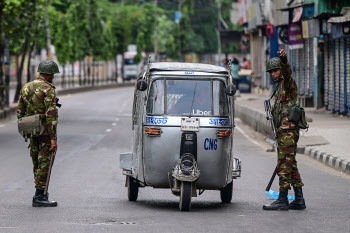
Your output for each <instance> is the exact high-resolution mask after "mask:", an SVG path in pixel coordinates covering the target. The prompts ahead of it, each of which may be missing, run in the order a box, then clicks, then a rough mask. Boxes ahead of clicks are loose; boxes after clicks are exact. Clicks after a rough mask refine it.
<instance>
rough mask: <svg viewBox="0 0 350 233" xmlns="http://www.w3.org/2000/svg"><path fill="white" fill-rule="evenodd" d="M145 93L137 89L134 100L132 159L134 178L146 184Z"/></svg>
mask: <svg viewBox="0 0 350 233" xmlns="http://www.w3.org/2000/svg"><path fill="white" fill-rule="evenodd" d="M145 94H146V93H145V92H142V91H138V90H137V89H136V93H135V96H134V98H136V99H135V103H134V104H135V106H134V109H135V110H134V111H135V112H134V114H133V116H132V120H133V130H134V134H133V158H132V160H133V161H132V164H133V169H132V176H133V177H134V178H136V179H137V180H139V181H141V182H144V176H143V161H142V154H143V143H142V142H143V128H142V124H143V122H142V121H143V114H144V101H145Z"/></svg>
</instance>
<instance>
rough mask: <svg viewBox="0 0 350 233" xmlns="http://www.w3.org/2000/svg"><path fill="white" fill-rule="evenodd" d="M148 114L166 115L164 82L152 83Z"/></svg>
mask: <svg viewBox="0 0 350 233" xmlns="http://www.w3.org/2000/svg"><path fill="white" fill-rule="evenodd" d="M147 113H148V114H153V115H163V114H164V80H156V81H154V82H153V83H152V87H151V90H150V92H149V96H148V101H147Z"/></svg>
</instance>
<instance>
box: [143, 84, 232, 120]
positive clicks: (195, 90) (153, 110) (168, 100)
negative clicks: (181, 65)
mask: <svg viewBox="0 0 350 233" xmlns="http://www.w3.org/2000/svg"><path fill="white" fill-rule="evenodd" d="M164 82H165V83H166V85H165V86H164ZM212 90H213V91H212ZM164 93H166V96H165V98H164ZM146 109H147V113H148V114H151V115H164V114H167V115H192V116H228V103H227V96H226V94H225V84H224V83H223V82H222V81H219V80H213V81H211V80H193V79H192V80H188V79H186V80H184V79H180V80H175V79H169V80H165V81H164V80H156V81H154V82H153V83H152V87H151V89H150V93H149V98H148V103H147V107H146Z"/></svg>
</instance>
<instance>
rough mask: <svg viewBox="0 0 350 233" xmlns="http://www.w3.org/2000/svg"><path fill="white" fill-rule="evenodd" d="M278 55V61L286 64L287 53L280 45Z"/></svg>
mask: <svg viewBox="0 0 350 233" xmlns="http://www.w3.org/2000/svg"><path fill="white" fill-rule="evenodd" d="M277 53H278V54H279V55H280V59H281V61H282V62H283V63H286V62H287V52H286V51H285V50H284V49H283V48H282V44H280V51H278V52H277Z"/></svg>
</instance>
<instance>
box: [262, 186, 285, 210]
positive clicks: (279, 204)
mask: <svg viewBox="0 0 350 233" xmlns="http://www.w3.org/2000/svg"><path fill="white" fill-rule="evenodd" d="M263 209H264V210H289V203H288V190H280V194H279V196H278V199H277V200H276V201H274V202H272V203H271V204H268V205H264V206H263Z"/></svg>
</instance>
